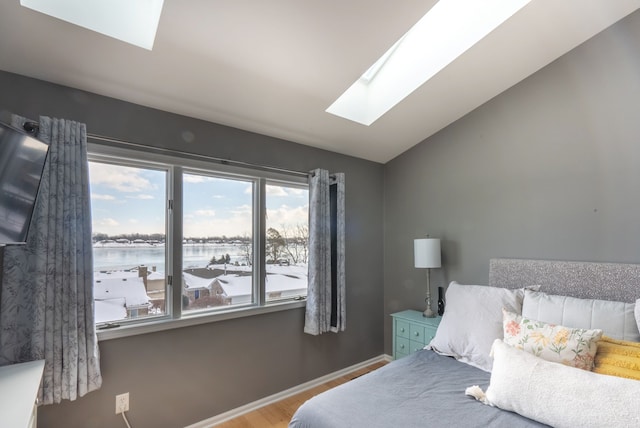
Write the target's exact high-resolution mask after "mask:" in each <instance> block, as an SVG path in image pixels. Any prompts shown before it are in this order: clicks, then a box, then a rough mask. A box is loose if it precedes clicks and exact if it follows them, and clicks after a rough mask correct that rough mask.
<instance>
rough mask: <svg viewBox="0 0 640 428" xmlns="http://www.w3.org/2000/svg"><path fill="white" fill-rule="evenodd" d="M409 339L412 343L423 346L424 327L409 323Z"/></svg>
mask: <svg viewBox="0 0 640 428" xmlns="http://www.w3.org/2000/svg"><path fill="white" fill-rule="evenodd" d="M409 338H410V339H411V340H412V341H414V342H420V343H423V344H424V340H425V339H424V326H422V325H420V324H413V323H411V324H410V327H409Z"/></svg>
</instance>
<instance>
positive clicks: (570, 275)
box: [489, 259, 640, 303]
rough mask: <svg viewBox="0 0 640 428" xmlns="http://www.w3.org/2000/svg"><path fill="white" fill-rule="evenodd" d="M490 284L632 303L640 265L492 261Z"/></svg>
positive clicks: (639, 288) (639, 293) (639, 290)
mask: <svg viewBox="0 0 640 428" xmlns="http://www.w3.org/2000/svg"><path fill="white" fill-rule="evenodd" d="M489 285H491V286H494V287H503V288H520V287H525V286H528V285H539V286H540V291H544V292H546V293H549V294H560V295H564V296H573V297H578V298H583V299H602V300H616V301H620V302H629V303H635V301H636V299H640V265H636V264H622V263H591V262H566V261H554V260H523V259H491V261H490V262H489Z"/></svg>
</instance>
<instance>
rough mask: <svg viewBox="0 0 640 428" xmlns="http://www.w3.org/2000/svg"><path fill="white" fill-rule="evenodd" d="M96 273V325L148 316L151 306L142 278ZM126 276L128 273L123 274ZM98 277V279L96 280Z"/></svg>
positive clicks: (94, 283)
mask: <svg viewBox="0 0 640 428" xmlns="http://www.w3.org/2000/svg"><path fill="white" fill-rule="evenodd" d="M118 273H119V272H114V273H113V276H106V275H100V273H96V275H95V276H94V281H93V298H94V300H95V317H96V323H101V322H108V321H114V320H119V319H125V318H135V317H137V316H139V315H146V314H147V313H148V311H149V307H150V306H151V302H150V299H149V296H148V295H147V291H146V289H145V286H144V280H143V278H141V277H138V276H134V277H129V276H127V275H124V277H118V276H117V274H118ZM122 273H123V274H125V273H126V272H122ZM96 276H97V278H96Z"/></svg>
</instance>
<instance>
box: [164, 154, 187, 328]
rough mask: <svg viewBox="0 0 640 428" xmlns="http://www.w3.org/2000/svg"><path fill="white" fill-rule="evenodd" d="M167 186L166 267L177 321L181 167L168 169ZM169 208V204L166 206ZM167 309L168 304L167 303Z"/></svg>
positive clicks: (179, 282)
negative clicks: (170, 277)
mask: <svg viewBox="0 0 640 428" xmlns="http://www.w3.org/2000/svg"><path fill="white" fill-rule="evenodd" d="M168 180H169V186H168V191H167V193H168V194H167V197H168V200H169V201H173V203H172V204H171V208H170V209H168V210H167V211H168V215H167V229H168V230H167V236H168V242H169V243H168V244H167V248H168V250H169V251H168V254H167V259H168V260H167V266H168V267H169V269H168V270H169V272H170V273H169V274H170V275H172V282H171V285H170V286H169V291H168V292H169V296H171V297H170V300H171V305H170V306H171V308H172V312H171V315H172V317H173V318H175V319H177V318H180V317H181V316H182V275H181V274H180V272H182V258H183V257H182V239H183V237H182V235H183V227H182V167H180V166H173V167H171V168H170V169H169V178H168ZM167 207H168V208H169V204H167ZM167 307H169V302H167Z"/></svg>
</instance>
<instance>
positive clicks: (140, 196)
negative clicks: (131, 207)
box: [127, 193, 155, 200]
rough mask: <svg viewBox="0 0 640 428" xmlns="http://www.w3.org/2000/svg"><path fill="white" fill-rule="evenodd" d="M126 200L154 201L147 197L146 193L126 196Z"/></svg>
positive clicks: (149, 196) (150, 196)
mask: <svg viewBox="0 0 640 428" xmlns="http://www.w3.org/2000/svg"><path fill="white" fill-rule="evenodd" d="M127 198H128V199H140V200H148V199H155V198H154V197H153V196H152V195H148V194H146V193H140V194H139V195H130V196H127Z"/></svg>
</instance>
